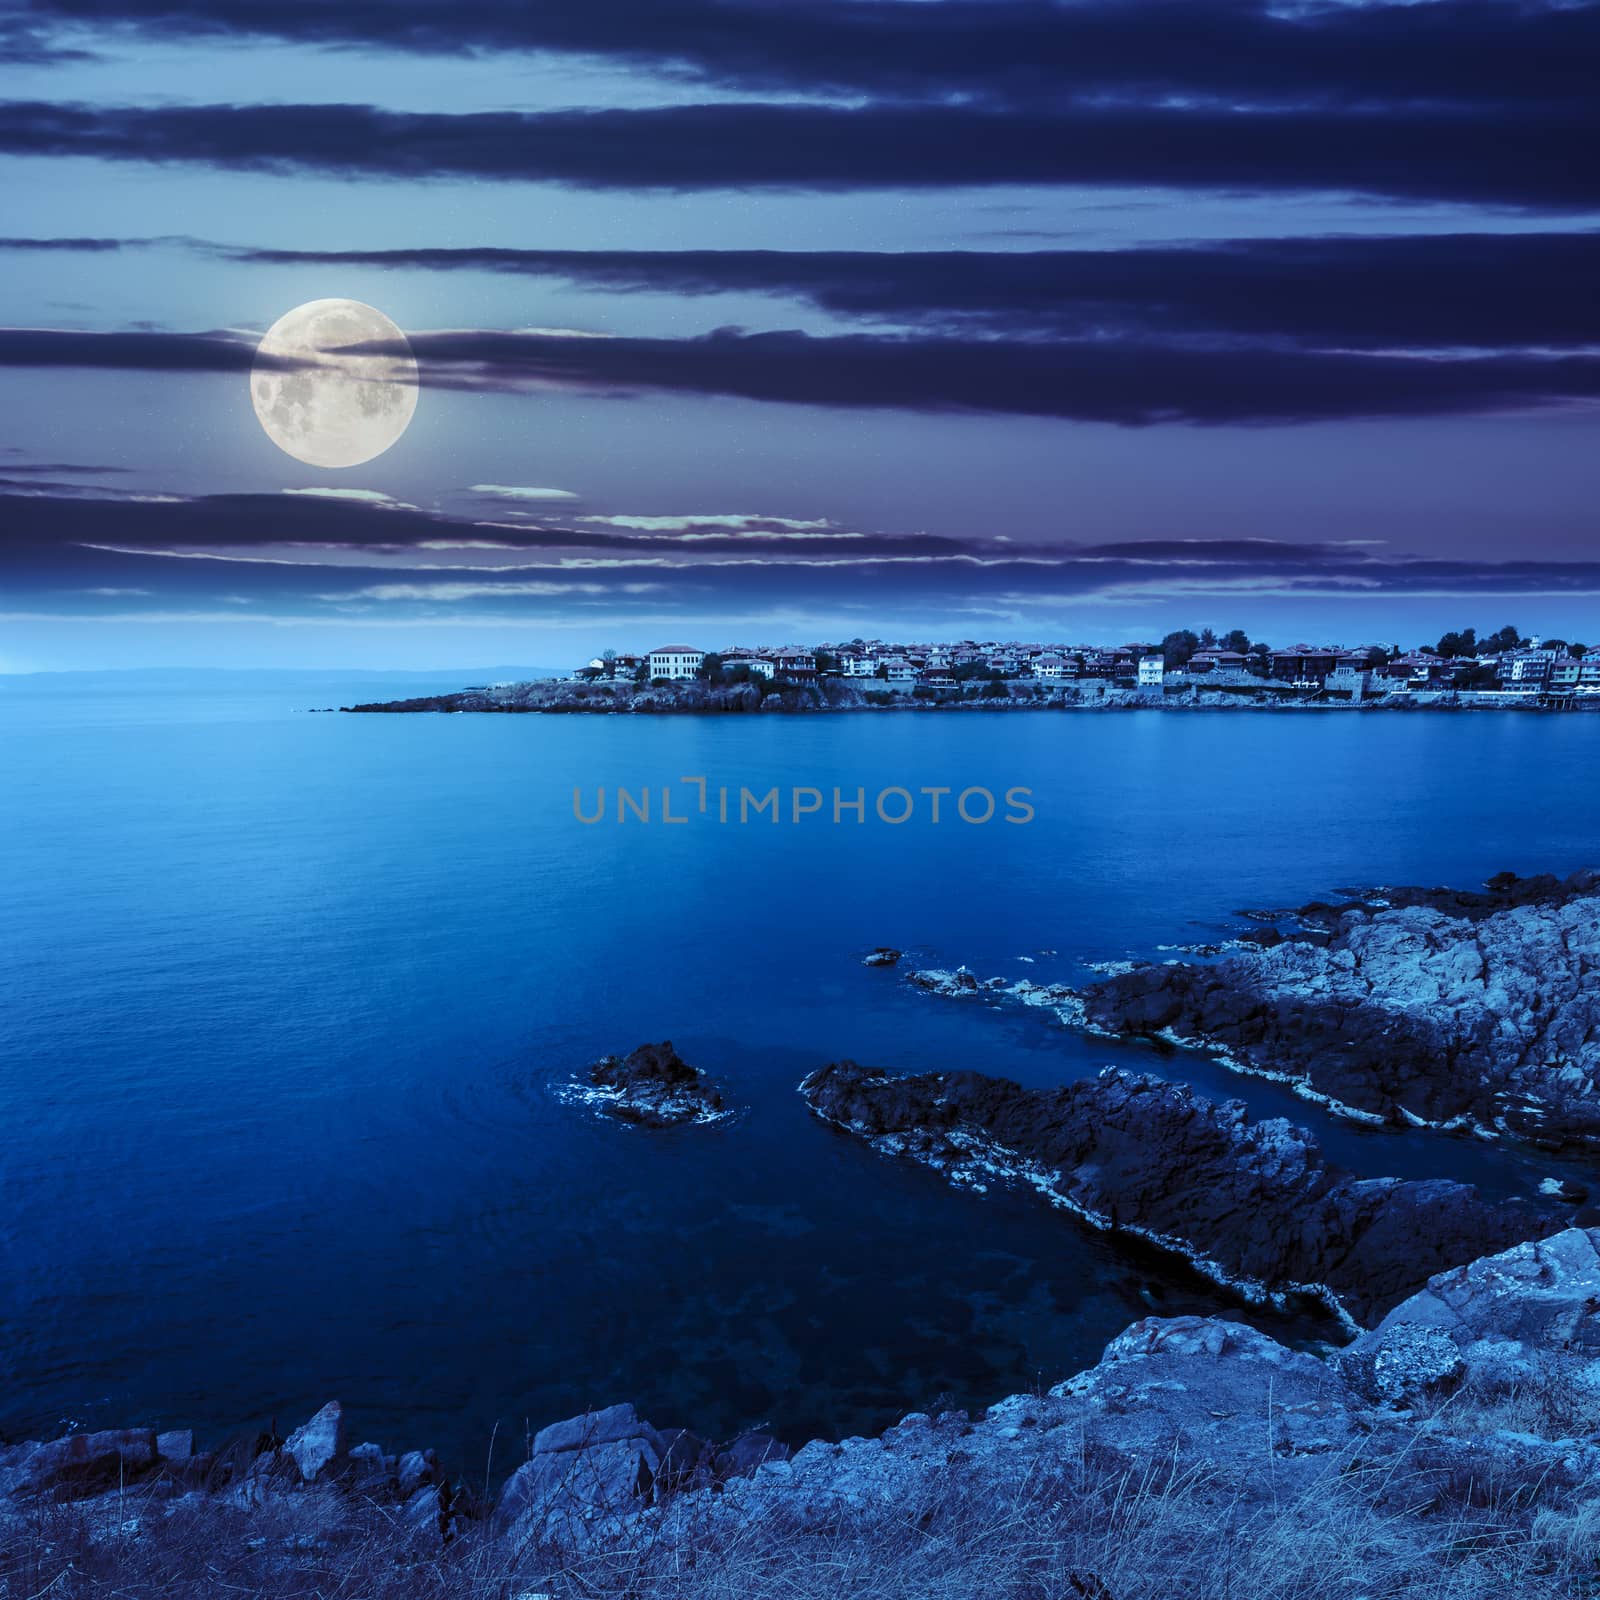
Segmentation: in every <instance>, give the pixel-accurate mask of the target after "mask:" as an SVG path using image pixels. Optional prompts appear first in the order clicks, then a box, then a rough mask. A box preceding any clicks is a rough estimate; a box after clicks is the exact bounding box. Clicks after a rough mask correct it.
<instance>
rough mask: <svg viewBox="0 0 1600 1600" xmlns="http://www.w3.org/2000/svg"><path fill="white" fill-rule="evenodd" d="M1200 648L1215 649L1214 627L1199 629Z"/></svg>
mask: <svg viewBox="0 0 1600 1600" xmlns="http://www.w3.org/2000/svg"><path fill="white" fill-rule="evenodd" d="M1200 648H1201V649H1202V650H1215V649H1216V648H1217V635H1216V630H1215V629H1213V628H1202V629H1201V630H1200Z"/></svg>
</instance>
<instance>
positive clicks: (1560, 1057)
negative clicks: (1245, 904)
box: [1080, 870, 1600, 1150]
mask: <svg viewBox="0 0 1600 1600" xmlns="http://www.w3.org/2000/svg"><path fill="white" fill-rule="evenodd" d="M1299 915H1300V919H1301V922H1302V923H1303V924H1309V925H1310V927H1311V928H1312V929H1313V930H1314V931H1315V932H1316V933H1317V934H1318V935H1319V937H1317V938H1314V939H1307V938H1299V939H1296V938H1291V939H1287V940H1285V941H1284V942H1283V943H1281V944H1277V945H1275V946H1273V947H1272V948H1270V949H1252V950H1241V951H1235V952H1231V953H1229V954H1227V955H1225V956H1224V957H1222V958H1221V959H1220V960H1218V961H1217V962H1215V963H1213V964H1208V965H1198V964H1190V963H1173V964H1172V965H1170V966H1168V965H1156V966H1144V967H1139V968H1137V969H1136V970H1134V971H1132V972H1127V973H1123V974H1120V975H1118V976H1116V977H1112V978H1107V979H1106V980H1104V981H1103V982H1099V983H1094V984H1091V985H1089V986H1088V987H1087V988H1085V989H1084V990H1083V991H1082V992H1081V995H1080V1000H1081V1004H1082V1008H1083V1020H1084V1021H1085V1022H1087V1024H1088V1025H1089V1026H1091V1027H1094V1028H1097V1029H1100V1030H1102V1031H1104V1032H1107V1033H1113V1034H1119V1035H1126V1036H1136V1037H1146V1038H1159V1039H1164V1040H1168V1041H1172V1042H1176V1043H1189V1044H1196V1045H1199V1046H1202V1047H1204V1048H1208V1049H1211V1050H1214V1051H1217V1052H1219V1053H1220V1054H1221V1055H1222V1056H1223V1058H1224V1059H1225V1060H1226V1061H1227V1062H1228V1063H1229V1064H1230V1065H1232V1066H1234V1067H1236V1068H1239V1069H1241V1070H1243V1071H1247V1072H1254V1073H1261V1074H1265V1075H1268V1076H1273V1077H1280V1078H1284V1079H1286V1080H1288V1081H1290V1082H1292V1083H1293V1084H1295V1085H1296V1086H1297V1088H1299V1089H1300V1091H1301V1092H1302V1093H1305V1094H1307V1095H1309V1096H1311V1097H1313V1098H1316V1099H1319V1100H1323V1101H1326V1102H1327V1103H1328V1104H1329V1105H1330V1106H1332V1108H1333V1109H1335V1110H1337V1111H1341V1112H1344V1113H1346V1114H1349V1115H1354V1116H1357V1117H1361V1118H1365V1119H1367V1120H1374V1121H1382V1122H1387V1123H1394V1124H1400V1125H1406V1124H1409V1125H1413V1126H1429V1127H1435V1128H1443V1129H1448V1130H1475V1131H1479V1132H1487V1133H1498V1132H1507V1133H1511V1134H1514V1135H1516V1136H1518V1137H1521V1138H1524V1139H1527V1140H1529V1141H1531V1142H1533V1143H1536V1144H1539V1145H1543V1146H1545V1147H1547V1148H1556V1149H1560V1148H1574V1149H1587V1150H1594V1149H1600V1093H1597V1080H1600V983H1597V982H1596V981H1595V978H1594V974H1595V972H1596V971H1597V970H1600V873H1596V872H1595V871H1592V870H1589V871H1584V872H1579V873H1574V874H1573V875H1572V876H1571V877H1570V878H1567V879H1564V880H1561V879H1553V878H1548V877H1546V878H1536V879H1518V878H1516V877H1514V876H1513V875H1511V874H1501V875H1500V876H1499V877H1497V878H1494V879H1491V880H1490V881H1489V884H1488V885H1487V886H1486V891H1485V892H1482V893H1479V892H1466V893H1464V892H1460V891H1454V890H1448V889H1435V890H1422V889H1395V890H1385V891H1381V893H1379V894H1376V895H1374V896H1373V897H1372V898H1369V899H1368V900H1366V901H1364V902H1361V903H1356V904H1351V905H1346V906H1326V905H1313V906H1306V907H1302V908H1301V910H1300V913H1299Z"/></svg>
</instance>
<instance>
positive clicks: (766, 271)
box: [212, 231, 1600, 348]
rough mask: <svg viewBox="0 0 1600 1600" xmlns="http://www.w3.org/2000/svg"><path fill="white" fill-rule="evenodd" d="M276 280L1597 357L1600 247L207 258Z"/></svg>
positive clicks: (1466, 242)
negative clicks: (291, 274)
mask: <svg viewBox="0 0 1600 1600" xmlns="http://www.w3.org/2000/svg"><path fill="white" fill-rule="evenodd" d="M212 248H214V249H217V250H221V251H223V252H224V253H225V254H226V255H227V256H228V257H229V258H230V259H234V260H239V261H245V262H257V263H273V264H295V263H301V264H307V265H319V266H341V267H379V268H386V269H391V270H407V269H409V270H419V271H430V272H462V271H481V272H493V273H508V274H519V275H526V276H530V277H548V278H559V279H563V280H565V281H567V282H569V283H574V284H579V285H582V286H584V287H586V288H597V289H604V290H609V291H612V292H617V293H624V294H626V293H634V292H650V293H657V294H673V295H716V294H752V293H754V294H764V295H772V296H782V297H785V298H788V299H793V300H798V301H801V302H804V303H807V304H810V305H812V306H815V307H816V308H818V309H819V310H822V311H826V312H829V313H831V314H833V315H836V316H846V317H864V318H872V319H876V320H880V321H891V322H897V323H908V322H909V323H913V324H919V325H930V324H931V325H934V326H939V325H945V326H949V327H952V328H958V327H967V328H972V329H978V330H994V331H1033V332H1039V333H1045V332H1049V333H1052V334H1055V335H1057V336H1070V337H1090V336H1093V337H1105V336H1107V335H1119V336H1126V335H1129V334H1145V335H1148V334H1160V333H1184V334H1188V335H1199V334H1207V333H1214V334H1231V335H1238V336H1248V337H1252V338H1281V339H1291V340H1293V341H1294V342H1296V343H1307V344H1315V343H1319V342H1321V343H1334V344H1340V345H1356V346H1360V347H1372V346H1382V345H1399V346H1406V347H1410V348H1420V347H1434V346H1444V347H1464V346H1475V347H1479V348H1495V347H1500V346H1505V345H1548V346H1556V345H1572V344H1591V343H1600V296H1596V294H1595V292H1594V285H1595V283H1596V281H1600V232H1594V231H1586V232H1577V233H1549V232H1535V233H1451V234H1434V235H1422V236H1366V237H1351V236H1343V237H1330V238H1316V237H1311V238H1286V239H1285V238H1262V239H1226V240H1215V241H1208V242H1205V243H1193V244H1182V245H1166V246H1140V247H1135V248H1124V249H1114V250H1031V251H956V250H951V251H906V252H887V251H884V252H872V251H777V250H660V251H651V250H513V249H504V248H498V247H493V246H480V247H472V246H466V247H457V248H438V249H395V250H271V249H253V248H248V247H238V248H229V247H226V246H215V247H212Z"/></svg>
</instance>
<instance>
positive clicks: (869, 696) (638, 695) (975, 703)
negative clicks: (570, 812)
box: [324, 678, 1600, 716]
mask: <svg viewBox="0 0 1600 1600" xmlns="http://www.w3.org/2000/svg"><path fill="white" fill-rule="evenodd" d="M993 687H996V686H993V685H984V686H982V688H981V689H980V687H979V686H978V685H970V686H967V688H965V689H963V688H961V687H956V688H940V689H937V690H929V691H927V692H926V693H925V694H908V693H894V692H891V691H890V690H888V689H887V688H885V687H883V686H881V685H874V684H872V683H871V682H870V681H869V682H865V683H863V682H861V681H858V680H847V679H844V678H823V679H820V680H817V681H812V682H800V683H785V684H775V683H769V682H759V683H737V684H720V685H716V686H711V685H707V684H702V683H695V682H686V683H658V684H631V683H622V684H591V683H573V682H570V681H568V680H566V679H545V680H538V681H533V682H529V683H513V684H496V685H493V686H490V687H486V688H470V689H461V690H457V691H456V692H454V693H450V694H434V695H420V696H416V697H414V698H411V699H406V700H376V701H368V702H365V703H363V704H360V705H349V706H340V707H339V708H338V709H339V710H340V711H343V712H362V713H367V712H376V713H401V714H404V713H424V712H447V713H457V712H459V713H487V714H491V715H510V716H517V715H528V714H533V715H541V714H542V715H547V716H570V715H589V716H607V715H611V716H615V715H641V716H642V715H650V716H666V715H679V716H681V715H689V714H702V715H712V716H716V715H728V714H736V715H743V714H751V713H754V714H768V715H770V714H774V713H776V714H779V715H783V714H788V715H804V714H807V713H812V712H832V711H885V712H894V713H902V714H903V713H920V712H934V711H942V712H950V711H956V712H968V713H972V714H977V715H981V714H984V713H989V712H1022V711H1103V712H1111V711H1207V712H1220V713H1227V712H1255V713H1258V714H1260V713H1266V714H1277V715H1294V714H1296V713H1301V712H1312V713H1315V712H1327V713H1356V712H1359V713H1363V714H1366V713H1375V712H1391V713H1396V714H1405V713H1418V712H1441V711H1446V712H1468V713H1470V712H1484V711H1518V712H1540V713H1548V712H1552V711H1555V710H1557V709H1559V710H1562V711H1577V712H1584V711H1596V712H1600V698H1597V699H1596V701H1595V702H1594V703H1593V704H1592V705H1591V704H1588V703H1584V704H1582V705H1576V706H1564V707H1560V708H1557V707H1552V706H1545V705H1539V704H1535V703H1534V700H1535V699H1536V697H1534V696H1529V697H1526V703H1523V702H1522V701H1516V700H1511V701H1508V700H1506V699H1504V698H1501V697H1498V696H1485V695H1475V694H1472V693H1470V692H1463V693H1455V692H1441V693H1436V694H1426V695H1411V694H1407V695H1403V696H1396V695H1389V696H1385V697H1382V698H1377V699H1366V700H1355V701H1352V700H1332V699H1324V698H1312V697H1310V696H1307V695H1304V694H1295V695H1289V694H1280V693H1259V694H1241V693H1236V692H1231V691H1228V690H1222V689H1200V688H1191V689H1185V690H1183V691H1182V692H1181V693H1176V694H1166V693H1163V692H1162V691H1159V690H1154V691H1148V690H1139V689H1133V688H1117V687H1104V688H1095V689H1089V688H1075V687H1072V686H1070V685H1061V684H1042V683H1041V684H1032V683H1016V684H1010V685H1005V686H1000V692H999V693H987V692H984V691H985V690H988V689H991V688H993ZM324 709H329V710H331V709H332V707H327V708H324Z"/></svg>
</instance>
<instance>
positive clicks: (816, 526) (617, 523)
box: [577, 512, 837, 538]
mask: <svg viewBox="0 0 1600 1600" xmlns="http://www.w3.org/2000/svg"><path fill="white" fill-rule="evenodd" d="M577 520H578V521H579V522H599V523H604V524H605V525H606V526H607V527H610V528H631V529H633V530H635V531H636V532H639V533H681V534H686V535H690V536H695V535H699V534H704V533H714V532H717V531H723V530H725V531H728V532H732V533H740V534H744V535H747V536H748V535H759V536H761V537H765V538H772V537H785V536H789V537H795V536H800V535H804V534H809V533H813V532H824V533H827V534H830V535H832V536H834V537H837V534H836V532H835V531H834V524H833V523H832V522H830V521H829V520H828V519H827V518H826V517H811V518H805V517H764V516H757V515H753V514H751V513H747V512H718V513H713V514H710V515H704V516H673V517H638V516H633V517H630V516H617V517H579V518H578V519H577Z"/></svg>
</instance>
